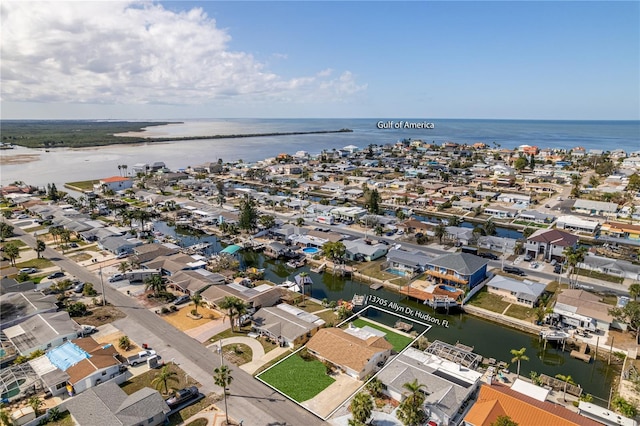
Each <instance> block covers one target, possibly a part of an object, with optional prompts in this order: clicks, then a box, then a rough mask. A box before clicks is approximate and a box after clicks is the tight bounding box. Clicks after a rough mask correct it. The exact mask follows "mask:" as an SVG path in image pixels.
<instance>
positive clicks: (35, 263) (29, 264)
mask: <svg viewBox="0 0 640 426" xmlns="http://www.w3.org/2000/svg"><path fill="white" fill-rule="evenodd" d="M16 260H18V259H16ZM52 266H53V262H52V261H50V260H49V259H44V258H42V257H41V258H40V259H38V258H35V259H30V260H27V261H24V262H20V263H16V268H18V269H20V268H36V269H45V268H50V267H52Z"/></svg>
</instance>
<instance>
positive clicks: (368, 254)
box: [343, 238, 389, 262]
mask: <svg viewBox="0 0 640 426" xmlns="http://www.w3.org/2000/svg"><path fill="white" fill-rule="evenodd" d="M343 244H344V247H345V249H346V251H345V258H347V259H349V260H355V261H360V262H371V261H373V260H376V259H379V258H381V257H382V256H384V255H385V254H387V251H388V250H389V247H388V246H387V245H385V244H381V243H377V244H373V243H372V242H371V241H369V240H365V239H364V238H360V239H357V240H352V241H344V243H343Z"/></svg>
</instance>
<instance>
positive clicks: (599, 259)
mask: <svg viewBox="0 0 640 426" xmlns="http://www.w3.org/2000/svg"><path fill="white" fill-rule="evenodd" d="M578 267H579V268H582V269H586V270H589V271H596V272H600V273H602V274H607V275H612V276H615V277H620V278H627V279H630V280H634V281H640V265H638V264H637V263H633V262H629V261H627V260H621V259H612V258H610V257H604V256H597V255H594V254H592V253H587V255H586V256H585V257H584V260H583V261H582V262H581V263H579V264H578Z"/></svg>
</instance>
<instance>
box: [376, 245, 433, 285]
mask: <svg viewBox="0 0 640 426" xmlns="http://www.w3.org/2000/svg"><path fill="white" fill-rule="evenodd" d="M431 259H432V257H431V256H429V255H428V254H426V253H424V252H421V251H419V250H412V251H408V250H402V249H396V248H393V249H391V250H389V252H388V253H387V263H386V268H387V270H388V269H392V270H393V272H392V273H394V274H398V275H401V276H404V277H411V278H412V277H414V276H416V275H417V274H418V273H420V272H422V271H423V270H424V268H425V265H426V264H427V262H429V261H430V260H431Z"/></svg>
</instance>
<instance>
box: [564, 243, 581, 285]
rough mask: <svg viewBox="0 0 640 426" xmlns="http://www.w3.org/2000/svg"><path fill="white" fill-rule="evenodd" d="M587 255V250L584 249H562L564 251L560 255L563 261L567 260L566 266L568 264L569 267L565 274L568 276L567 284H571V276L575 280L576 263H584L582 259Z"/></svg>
mask: <svg viewBox="0 0 640 426" xmlns="http://www.w3.org/2000/svg"><path fill="white" fill-rule="evenodd" d="M586 253H587V248H586V247H578V248H575V247H571V246H569V247H567V248H565V249H564V251H563V252H562V254H563V255H564V257H565V259H566V260H567V264H569V266H570V267H571V269H570V270H569V273H568V274H567V275H568V276H569V282H571V276H572V275H573V276H574V280H577V276H578V274H577V271H576V266H577V265H578V263H582V262H584V257H585V255H586Z"/></svg>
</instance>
